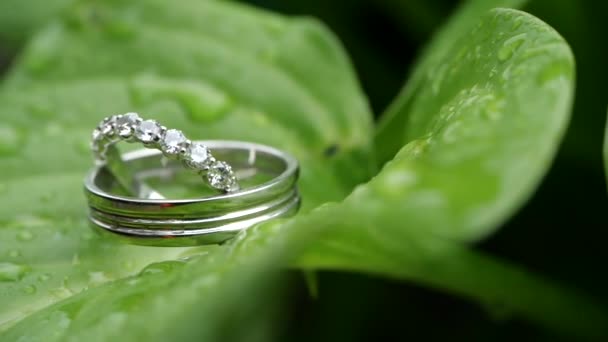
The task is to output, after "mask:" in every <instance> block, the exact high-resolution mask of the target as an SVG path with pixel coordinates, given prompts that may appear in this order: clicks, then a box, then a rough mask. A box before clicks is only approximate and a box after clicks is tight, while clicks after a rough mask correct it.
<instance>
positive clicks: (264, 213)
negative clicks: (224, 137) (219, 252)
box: [85, 141, 300, 246]
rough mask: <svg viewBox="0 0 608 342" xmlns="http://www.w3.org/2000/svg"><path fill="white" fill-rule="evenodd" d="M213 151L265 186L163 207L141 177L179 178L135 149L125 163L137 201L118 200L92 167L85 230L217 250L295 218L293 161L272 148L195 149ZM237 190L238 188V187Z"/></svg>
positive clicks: (171, 166)
mask: <svg viewBox="0 0 608 342" xmlns="http://www.w3.org/2000/svg"><path fill="white" fill-rule="evenodd" d="M193 143H201V144H204V145H205V146H209V148H212V149H213V151H214V153H216V154H217V156H218V157H221V158H222V160H226V161H228V162H230V164H231V165H233V166H234V167H235V172H236V174H237V175H238V177H239V179H240V180H241V181H242V182H244V183H246V182H247V181H248V180H249V179H253V178H255V177H257V176H260V175H262V176H265V177H267V178H270V180H268V181H265V182H263V183H262V184H257V185H253V186H250V187H246V188H244V189H242V190H240V191H236V192H231V193H225V194H218V195H213V196H209V197H200V198H192V199H165V198H161V197H162V196H161V195H160V194H158V193H157V192H153V193H152V192H150V191H149V188H147V187H146V186H144V183H143V180H145V179H146V177H148V178H151V177H155V176H156V177H163V178H171V177H176V176H177V175H178V174H179V173H180V172H183V168H182V167H181V165H180V163H179V161H178V160H169V161H168V163H167V164H166V165H164V166H161V165H160V162H159V159H160V158H161V155H162V152H161V151H157V150H151V149H141V150H136V151H133V152H130V153H127V154H125V155H124V156H123V158H122V159H123V160H124V162H123V163H124V166H125V167H126V168H128V169H129V170H130V172H131V174H132V175H133V177H134V179H133V180H132V182H131V186H132V189H134V190H135V196H139V197H140V198H137V197H127V196H122V195H117V194H116V191H117V188H119V187H120V186H121V184H120V182H119V181H118V180H117V179H116V177H114V176H113V173H112V171H111V170H109V169H108V167H107V165H104V164H102V165H98V166H96V167H95V168H93V170H91V172H90V173H89V174H88V176H87V178H86V179H85V191H86V196H87V200H88V203H89V208H90V212H89V219H90V221H91V223H92V224H93V225H94V226H96V227H98V228H100V229H101V230H102V231H104V232H108V233H111V234H112V235H113V236H119V237H121V238H123V239H126V240H127V241H129V242H130V243H135V244H143V245H156V246H185V245H198V244H210V243H220V242H222V241H225V240H226V239H229V238H231V237H232V236H234V235H235V234H236V233H237V232H238V231H240V230H243V229H246V228H249V227H251V226H252V225H255V224H257V223H260V222H264V221H267V220H270V219H273V218H276V217H285V216H290V215H293V214H294V213H296V212H297V210H298V209H299V205H300V196H299V193H298V190H297V184H296V181H297V178H298V172H299V169H298V163H297V160H296V159H295V158H294V157H292V156H290V155H288V154H286V153H284V152H282V151H280V150H277V149H275V148H272V147H268V146H265V145H260V144H255V143H248V142H240V141H197V142H193ZM244 183H243V184H244Z"/></svg>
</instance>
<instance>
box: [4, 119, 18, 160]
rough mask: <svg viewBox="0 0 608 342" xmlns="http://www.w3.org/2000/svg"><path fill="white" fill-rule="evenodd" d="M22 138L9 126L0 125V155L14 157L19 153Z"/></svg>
mask: <svg viewBox="0 0 608 342" xmlns="http://www.w3.org/2000/svg"><path fill="white" fill-rule="evenodd" d="M21 141H22V136H21V134H20V133H19V131H18V130H17V129H15V128H14V127H12V126H8V125H7V124H0V155H1V154H5V155H12V154H14V153H15V152H17V150H18V148H19V144H20V143H21Z"/></svg>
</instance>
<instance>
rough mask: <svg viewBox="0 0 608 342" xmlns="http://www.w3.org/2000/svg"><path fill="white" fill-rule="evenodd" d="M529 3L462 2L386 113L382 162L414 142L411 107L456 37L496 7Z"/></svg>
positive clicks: (380, 136) (379, 133)
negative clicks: (409, 127) (411, 128)
mask: <svg viewBox="0 0 608 342" xmlns="http://www.w3.org/2000/svg"><path fill="white" fill-rule="evenodd" d="M526 2H527V0H490V1H488V0H470V1H463V2H462V3H461V5H460V8H458V10H457V11H456V12H455V13H454V15H452V17H451V18H450V19H449V20H448V22H446V23H445V24H444V25H443V26H442V27H441V29H440V30H439V31H438V32H437V33H436V34H435V35H434V37H433V39H432V40H431V41H430V42H429V43H428V45H427V46H426V47H425V48H424V50H423V52H422V54H421V55H420V57H419V58H418V60H417V61H416V63H415V64H414V67H413V68H412V69H411V76H410V77H409V79H408V81H407V83H405V85H404V86H403V88H402V89H401V92H400V93H399V95H398V96H397V97H396V98H395V100H393V102H392V103H391V105H390V106H389V107H388V108H387V110H386V111H385V113H383V114H382V116H381V118H380V122H379V123H378V127H377V129H376V136H375V143H376V153H377V157H378V162H380V163H381V164H384V163H385V162H387V161H388V160H390V159H392V158H393V156H394V155H395V153H397V151H399V149H401V147H402V146H403V145H404V144H405V143H407V142H408V141H410V140H411V139H412V137H408V136H407V135H406V128H407V127H408V126H409V123H408V122H407V120H408V117H409V115H410V114H409V113H410V112H411V110H410V107H411V106H413V105H414V102H415V101H416V98H417V97H418V91H419V88H420V87H422V86H423V83H424V82H425V79H426V78H428V75H429V73H433V72H434V70H436V69H437V68H438V67H439V66H440V64H441V60H442V59H444V57H445V54H446V53H447V52H448V50H449V49H450V48H451V47H452V45H453V44H454V38H456V37H460V36H463V35H465V34H466V33H467V32H469V31H470V30H471V29H472V28H473V26H474V25H475V23H476V22H477V20H478V19H479V17H481V16H482V15H484V14H485V13H486V12H487V11H489V10H491V9H492V8H497V7H506V8H521V7H522V6H523V5H525V3H526Z"/></svg>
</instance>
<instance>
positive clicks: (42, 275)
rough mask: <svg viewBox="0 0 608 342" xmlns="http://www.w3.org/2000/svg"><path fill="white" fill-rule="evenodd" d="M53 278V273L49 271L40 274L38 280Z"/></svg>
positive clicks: (43, 280)
mask: <svg viewBox="0 0 608 342" xmlns="http://www.w3.org/2000/svg"><path fill="white" fill-rule="evenodd" d="M49 279H51V275H50V274H48V273H44V274H41V275H39V276H38V281H40V282H45V281H47V280H49Z"/></svg>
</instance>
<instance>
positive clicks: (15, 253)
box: [7, 249, 21, 258]
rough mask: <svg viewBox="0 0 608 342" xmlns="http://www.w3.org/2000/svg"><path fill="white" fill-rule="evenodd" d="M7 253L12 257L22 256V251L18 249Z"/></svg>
mask: <svg viewBox="0 0 608 342" xmlns="http://www.w3.org/2000/svg"><path fill="white" fill-rule="evenodd" d="M7 255H8V256H9V257H11V258H17V257H20V256H21V252H20V251H19V250H18V249H11V250H10V251H8V253H7Z"/></svg>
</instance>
